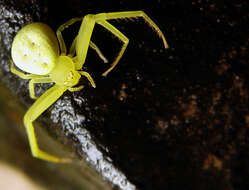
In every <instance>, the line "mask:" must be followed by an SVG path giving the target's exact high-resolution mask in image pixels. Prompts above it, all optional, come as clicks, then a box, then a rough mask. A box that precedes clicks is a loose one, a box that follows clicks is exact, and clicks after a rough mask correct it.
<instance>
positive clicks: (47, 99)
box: [24, 85, 71, 162]
mask: <svg viewBox="0 0 249 190" xmlns="http://www.w3.org/2000/svg"><path fill="white" fill-rule="evenodd" d="M66 90H67V89H66V88H62V87H60V86H57V85H55V86H53V87H51V88H50V89H48V90H47V91H46V92H45V93H44V94H43V95H41V96H40V97H39V98H38V99H37V100H36V101H35V103H34V104H33V105H32V106H31V107H30V108H29V110H28V111H27V112H26V114H25V116H24V126H25V128H26V131H27V134H28V139H29V144H30V148H31V152H32V155H33V156H34V157H37V158H40V159H43V160H47V161H51V162H70V161H71V159H67V158H58V157H56V156H53V155H50V154H48V153H46V152H44V151H42V150H40V149H39V147H38V144H37V139H36V136H35V130H34V126H33V122H34V121H35V120H36V119H37V118H38V117H39V116H40V115H41V114H42V113H43V112H44V111H45V110H47V109H48V107H50V106H51V105H52V104H53V103H54V102H55V101H56V100H57V99H58V98H59V97H60V96H61V95H62V94H63V93H64V92H65V91H66Z"/></svg>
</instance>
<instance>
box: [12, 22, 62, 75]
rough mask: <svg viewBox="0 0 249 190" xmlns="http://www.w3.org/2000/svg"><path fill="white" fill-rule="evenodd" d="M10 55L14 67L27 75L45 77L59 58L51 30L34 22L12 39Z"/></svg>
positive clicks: (57, 47) (56, 42)
mask: <svg viewBox="0 0 249 190" xmlns="http://www.w3.org/2000/svg"><path fill="white" fill-rule="evenodd" d="M11 54H12V58H13V61H14V63H15V65H16V66H17V67H18V68H19V69H21V70H23V71H25V72H28V73H32V74H37V75H46V74H48V73H49V72H50V71H51V70H52V69H53V67H54V64H55V60H56V58H57V57H58V56H59V46H58V41H57V38H56V36H55V34H54V32H53V30H52V29H51V28H50V27H49V26H48V25H46V24H43V23H39V22H35V23H32V24H29V25H27V26H25V27H23V28H22V29H21V30H20V31H19V32H18V33H17V35H16V37H15V38H14V41H13V44H12V49H11Z"/></svg>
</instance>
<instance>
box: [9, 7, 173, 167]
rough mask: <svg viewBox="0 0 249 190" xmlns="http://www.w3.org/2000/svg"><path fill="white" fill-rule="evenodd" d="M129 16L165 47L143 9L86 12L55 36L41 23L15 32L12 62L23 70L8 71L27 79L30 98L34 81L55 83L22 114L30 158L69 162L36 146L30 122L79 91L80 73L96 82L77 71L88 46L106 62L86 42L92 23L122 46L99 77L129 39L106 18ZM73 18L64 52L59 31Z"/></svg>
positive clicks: (91, 29) (96, 48) (119, 55)
mask: <svg viewBox="0 0 249 190" xmlns="http://www.w3.org/2000/svg"><path fill="white" fill-rule="evenodd" d="M132 17H143V18H144V20H145V21H146V22H147V23H148V24H149V25H150V26H151V27H152V28H153V29H154V30H155V31H156V32H157V34H158V35H159V37H161V38H162V40H163V43H164V46H165V48H166V47H167V46H168V45H167V42H166V39H165V37H164V35H163V33H162V32H161V30H160V29H159V28H158V26H157V25H156V24H155V23H154V22H153V21H152V20H151V19H150V18H149V17H148V16H147V15H146V14H145V13H144V12H143V11H127V12H113V13H100V14H96V15H93V14H89V15H86V16H85V17H83V18H73V19H71V20H69V21H68V22H66V23H64V24H62V25H61V26H60V27H59V28H58V29H57V31H56V35H55V33H54V32H53V31H52V29H51V28H50V27H49V26H48V25H46V24H43V23H31V24H29V25H27V26H25V27H23V28H22V29H21V30H20V31H19V32H18V33H17V35H16V36H15V38H14V41H13V44H12V49H11V55H12V59H13V62H14V64H15V65H16V66H17V67H18V68H19V69H20V70H22V71H24V72H25V73H23V72H22V71H20V70H17V69H15V67H14V64H13V63H12V62H11V68H10V69H11V72H12V73H14V74H16V75H18V76H19V77H21V78H23V79H30V82H29V93H30V97H31V98H33V99H36V96H35V90H34V85H35V84H36V83H52V82H53V83H55V85H54V86H52V87H51V88H49V89H48V90H47V91H46V92H45V93H44V94H42V95H41V96H40V97H39V98H38V99H37V100H36V101H35V103H34V104H33V105H32V106H31V107H30V108H29V110H28V111H27V112H26V114H25V116H24V126H25V128H26V131H27V134H28V139H29V144H30V148H31V152H32V155H33V156H34V157H37V158H40V159H43V160H47V161H51V162H68V161H70V159H67V158H58V157H56V156H53V155H50V154H48V153H46V152H44V151H42V150H40V149H39V147H38V144H37V140H36V136H35V131H34V126H33V122H34V121H35V120H36V119H37V118H38V117H39V116H40V115H41V114H42V113H43V112H44V111H45V110H46V109H48V107H50V106H51V105H52V104H53V103H54V102H55V101H56V100H57V99H58V98H59V97H60V96H61V95H62V94H63V93H64V92H65V91H66V90H69V91H71V92H73V91H79V90H81V89H82V88H83V86H82V85H80V86H76V85H77V84H78V83H79V79H80V78H81V76H84V77H86V78H87V79H88V80H89V82H90V84H91V85H92V87H94V88H95V86H96V85H95V83H94V80H93V79H92V77H91V76H90V74H89V73H87V72H85V71H81V69H82V67H83V65H84V63H85V59H86V55H87V51H88V47H89V46H90V47H91V48H93V49H94V50H95V51H96V53H97V54H98V55H99V57H100V58H101V59H102V60H103V61H104V62H107V59H106V58H105V57H104V56H103V54H102V53H101V51H100V50H99V48H98V47H97V46H96V45H95V44H94V43H93V42H92V41H90V39H91V35H92V32H93V29H94V25H95V23H97V24H99V25H101V26H103V27H104V28H105V29H107V30H109V31H110V32H111V33H112V34H114V35H115V36H116V37H118V38H119V39H120V40H121V41H122V42H123V46H122V48H121V50H120V52H119V54H118V56H117V57H116V59H115V60H114V62H113V64H112V65H111V67H110V68H109V69H108V70H107V71H105V72H104V73H103V76H106V75H107V74H108V73H109V72H110V71H111V70H112V69H113V68H114V67H115V66H116V65H117V63H118V62H119V60H120V58H121V57H122V55H123V53H124V51H125V49H126V47H127V45H128V41H129V40H128V38H127V37H126V36H125V35H124V34H122V33H121V32H120V31H119V30H118V29H117V28H115V27H114V26H113V25H111V24H110V23H109V22H107V20H111V19H124V18H132ZM77 21H82V23H81V26H80V30H79V32H78V35H77V36H76V37H75V39H74V40H73V43H72V45H71V47H70V50H69V53H68V54H67V48H66V45H65V42H64V40H63V37H62V34H61V32H62V31H63V30H64V29H65V28H67V27H69V26H70V25H72V24H73V23H75V22H77ZM56 36H57V37H56Z"/></svg>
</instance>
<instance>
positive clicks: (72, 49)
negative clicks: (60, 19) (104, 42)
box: [69, 36, 108, 63]
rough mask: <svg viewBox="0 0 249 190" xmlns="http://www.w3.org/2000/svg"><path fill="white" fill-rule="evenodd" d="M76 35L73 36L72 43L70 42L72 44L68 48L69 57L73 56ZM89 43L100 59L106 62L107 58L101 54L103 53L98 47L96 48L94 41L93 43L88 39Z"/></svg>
mask: <svg viewBox="0 0 249 190" xmlns="http://www.w3.org/2000/svg"><path fill="white" fill-rule="evenodd" d="M77 37H78V36H76V37H75V38H74V40H73V43H72V45H71V47H70V50H69V56H71V57H73V56H74V54H75V52H76V50H75V44H76V41H77ZM89 45H90V47H91V48H92V49H93V50H95V51H96V53H97V54H98V56H99V57H100V59H102V60H103V61H104V63H108V60H107V59H106V58H105V56H104V55H103V53H102V52H101V51H100V49H99V48H98V46H97V45H96V44H95V43H93V42H92V41H90V43H89Z"/></svg>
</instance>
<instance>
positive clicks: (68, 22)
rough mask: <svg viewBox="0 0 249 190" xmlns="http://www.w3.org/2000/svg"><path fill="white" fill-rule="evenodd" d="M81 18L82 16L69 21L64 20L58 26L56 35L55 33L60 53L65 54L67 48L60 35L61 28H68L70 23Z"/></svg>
mask: <svg viewBox="0 0 249 190" xmlns="http://www.w3.org/2000/svg"><path fill="white" fill-rule="evenodd" d="M81 20H82V18H72V19H70V20H69V21H67V22H65V23H64V24H62V25H60V26H59V28H58V29H57V31H56V35H57V39H58V41H59V45H60V50H61V54H62V55H66V53H67V48H66V45H65V41H64V39H63V37H62V34H61V32H62V31H63V30H65V29H66V28H68V27H69V26H70V25H72V24H74V23H75V22H77V21H81Z"/></svg>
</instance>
